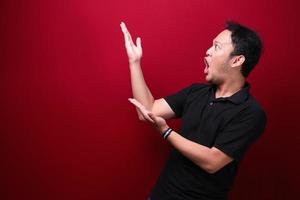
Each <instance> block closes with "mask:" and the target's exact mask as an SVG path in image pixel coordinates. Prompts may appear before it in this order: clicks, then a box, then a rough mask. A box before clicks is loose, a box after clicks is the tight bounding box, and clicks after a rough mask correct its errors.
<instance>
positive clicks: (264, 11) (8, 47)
mask: <svg viewBox="0 0 300 200" xmlns="http://www.w3.org/2000/svg"><path fill="white" fill-rule="evenodd" d="M0 9H1V10H0V21H1V29H0V31H1V32H0V34H1V35H0V55H1V58H0V63H1V68H0V70H1V71H0V81H1V82H0V89H1V90H0V91H1V98H0V108H1V111H0V112H1V114H0V117H1V121H0V123H1V126H0V131H1V136H0V142H1V144H0V150H1V151H0V158H1V165H0V183H1V187H0V188H1V189H0V190H1V192H0V199H5V200H6V199H7V200H12V199H31V200H35V199H51V200H53V199H56V200H60V199H64V200H66V199H73V200H79V199H89V200H92V199H137V200H139V199H146V197H147V195H148V193H149V192H150V190H151V188H152V186H153V185H154V183H155V181H156V178H157V177H158V175H159V172H160V170H161V168H162V166H163V164H164V162H165V159H166V158H167V155H168V153H169V151H170V149H171V147H170V145H169V144H168V143H166V142H165V141H163V140H162V139H161V137H160V136H159V135H158V133H156V132H155V131H154V130H153V129H152V128H151V127H149V126H148V125H147V124H143V123H142V122H140V121H138V120H137V117H136V113H135V109H134V108H133V106H132V105H130V104H129V103H128V101H127V98H129V97H131V87H130V77H129V69H128V63H127V57H126V53H125V49H124V45H123V36H122V33H121V31H120V27H119V24H120V22H121V21H125V22H126V23H127V25H128V28H129V29H130V31H131V32H132V35H133V37H136V36H141V38H142V45H143V50H144V57H143V63H142V65H143V71H144V74H145V78H146V80H147V83H148V85H149V86H150V88H151V90H152V92H153V94H154V96H155V97H156V98H160V97H163V96H165V95H167V94H170V93H173V92H175V91H178V90H179V89H181V88H183V87H185V86H187V85H189V84H191V83H193V82H203V81H204V76H203V67H204V65H203V56H204V54H205V51H206V49H207V48H208V47H209V46H210V45H211V43H212V39H213V38H214V37H215V36H216V35H217V34H218V33H219V32H220V31H222V30H223V26H224V23H225V21H226V20H228V19H233V20H235V21H238V22H240V23H242V24H245V25H247V26H249V27H252V28H254V29H255V30H257V31H258V32H259V33H260V35H261V36H262V38H263V40H264V44H265V50H264V54H263V56H262V59H261V62H260V63H259V65H258V66H257V68H256V69H255V70H254V71H253V73H252V74H251V75H250V77H249V82H250V83H252V90H251V91H252V94H253V95H254V96H256V98H257V99H258V101H259V102H260V103H261V104H262V105H263V107H264V108H265V110H266V113H267V115H268V124H267V128H266V131H265V134H264V135H263V137H262V138H261V140H260V141H259V142H258V143H256V144H255V145H254V146H253V148H252V149H251V151H250V152H249V153H248V154H247V157H246V159H245V160H244V161H243V162H242V164H241V168H240V171H239V175H238V177H237V179H236V182H235V185H234V188H233V190H232V192H231V193H230V197H231V198H230V199H232V200H234V199H236V200H237V199H247V200H248V199H255V200H257V199H272V200H274V199H278V200H279V199H280V200H281V199H294V198H296V197H294V196H295V195H296V193H298V191H296V190H298V185H299V167H300V166H299V155H298V154H299V150H300V147H299V143H300V136H299V128H298V127H299V124H297V123H298V122H299V120H298V118H299V117H298V113H299V111H300V109H299V106H298V105H297V103H298V102H299V100H300V99H299V95H298V93H299V91H298V87H299V82H298V80H297V79H298V77H299V75H298V73H299V70H298V67H299V64H300V63H299V39H298V38H299V35H300V31H299V23H298V21H297V15H298V13H297V12H299V5H298V3H297V1H296V0H294V1H279V0H278V1H274V0H268V1H259V0H252V1H217V0H201V1H200V0H191V1H179V0H172V1H171V0H163V1H162V0H152V1H146V0H139V1H138V0H126V1H117V0H110V1H96V0H86V1H78V0H77V1H75V0H73V1H70V0H69V1H58V0H54V1H50V0H44V1H38V0H27V1H22V0H19V1H15V0H6V1H1V3H0ZM169 124H170V125H171V126H172V127H174V128H175V129H178V128H179V124H180V121H171V122H169Z"/></svg>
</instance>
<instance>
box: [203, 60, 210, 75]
mask: <svg viewBox="0 0 300 200" xmlns="http://www.w3.org/2000/svg"><path fill="white" fill-rule="evenodd" d="M204 64H205V68H204V73H205V74H207V73H208V68H209V64H208V62H207V60H206V58H204Z"/></svg>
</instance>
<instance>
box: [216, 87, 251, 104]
mask: <svg viewBox="0 0 300 200" xmlns="http://www.w3.org/2000/svg"><path fill="white" fill-rule="evenodd" d="M216 88H217V87H216V85H212V90H211V91H212V95H211V100H212V101H214V102H220V101H230V102H232V103H234V104H241V103H243V102H244V101H246V100H247V99H248V97H249V90H250V84H249V83H248V82H245V84H244V86H243V88H242V89H241V90H239V91H238V92H236V93H234V94H233V95H231V96H230V97H220V98H217V99H216V98H215V91H216Z"/></svg>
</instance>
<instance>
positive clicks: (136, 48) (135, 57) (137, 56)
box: [120, 22, 143, 63]
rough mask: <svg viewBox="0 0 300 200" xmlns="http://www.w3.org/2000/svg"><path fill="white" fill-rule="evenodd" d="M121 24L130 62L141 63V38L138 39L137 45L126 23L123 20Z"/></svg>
mask: <svg viewBox="0 0 300 200" xmlns="http://www.w3.org/2000/svg"><path fill="white" fill-rule="evenodd" d="M120 26H121V29H122V32H123V35H124V41H125V48H126V51H127V56H128V60H129V63H139V62H140V61H141V58H142V55H143V51H142V45H141V38H139V37H138V38H137V39H136V45H135V44H134V43H133V41H132V38H131V35H130V33H129V31H128V30H127V28H126V25H125V23H124V22H121V24H120Z"/></svg>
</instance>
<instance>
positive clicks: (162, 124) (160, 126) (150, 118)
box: [128, 98, 169, 134]
mask: <svg viewBox="0 0 300 200" xmlns="http://www.w3.org/2000/svg"><path fill="white" fill-rule="evenodd" d="M128 100H129V101H130V103H132V104H133V105H134V106H135V107H136V108H137V109H138V110H139V111H140V112H141V113H142V115H143V117H144V119H145V121H147V122H149V123H150V124H152V125H153V126H154V127H155V128H156V129H157V130H158V131H159V132H160V133H161V134H162V133H163V132H164V131H166V130H167V129H168V128H169V126H168V125H167V123H166V120H165V119H164V118H162V117H159V116H156V115H154V114H153V113H152V112H151V111H149V110H147V109H146V108H145V106H143V105H142V104H141V103H140V102H139V101H137V100H136V99H132V98H129V99H128Z"/></svg>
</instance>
